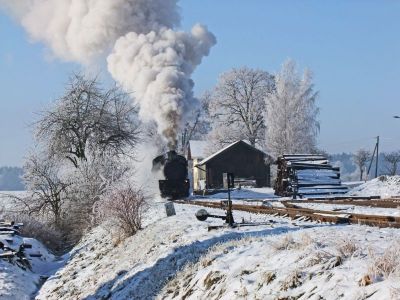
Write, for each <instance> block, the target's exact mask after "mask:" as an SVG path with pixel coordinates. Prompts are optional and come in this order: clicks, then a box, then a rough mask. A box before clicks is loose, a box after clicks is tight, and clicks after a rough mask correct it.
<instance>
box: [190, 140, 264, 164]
mask: <svg viewBox="0 0 400 300" xmlns="http://www.w3.org/2000/svg"><path fill="white" fill-rule="evenodd" d="M239 143H244V144H245V145H247V146H249V147H251V148H253V149H255V150H257V151H260V152H263V151H261V150H259V149H257V148H255V147H253V146H251V145H249V144H248V143H246V141H243V140H240V141H236V142H233V143H232V144H229V145H228V146H226V147H224V148H222V149H221V150H219V151H217V152H215V153H214V154H211V155H210V156H208V157H206V158H205V159H203V160H202V161H201V162H199V163H198V164H197V166H201V165H204V164H205V163H206V162H208V161H210V160H211V159H213V158H214V157H216V156H218V155H219V154H221V153H222V152H224V151H225V150H227V149H229V148H231V147H233V146H235V145H237V144H239ZM263 153H264V152H263Z"/></svg>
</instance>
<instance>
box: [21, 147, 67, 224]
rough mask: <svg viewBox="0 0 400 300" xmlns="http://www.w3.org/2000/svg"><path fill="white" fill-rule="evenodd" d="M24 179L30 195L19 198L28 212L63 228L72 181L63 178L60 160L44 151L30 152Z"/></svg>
mask: <svg viewBox="0 0 400 300" xmlns="http://www.w3.org/2000/svg"><path fill="white" fill-rule="evenodd" d="M23 179H24V182H25V185H26V187H27V190H28V195H29V197H27V198H23V199H22V198H21V199H19V200H20V201H22V202H23V203H24V205H25V209H26V211H27V212H28V214H30V215H31V214H34V215H39V216H42V217H44V219H46V220H47V221H49V223H51V224H52V225H54V226H55V227H56V228H57V229H61V227H62V225H63V222H62V221H63V213H64V205H65V201H66V199H67V198H68V197H67V193H68V188H69V187H70V186H71V184H72V182H69V181H68V180H66V179H65V178H63V176H62V172H61V170H60V164H59V162H58V161H56V160H55V159H52V158H50V157H48V156H47V155H44V154H43V153H40V154H30V155H29V157H28V158H27V159H26V161H25V165H24V176H23Z"/></svg>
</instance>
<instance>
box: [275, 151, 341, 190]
mask: <svg viewBox="0 0 400 300" xmlns="http://www.w3.org/2000/svg"><path fill="white" fill-rule="evenodd" d="M276 163H277V166H278V172H277V178H276V181H275V185H274V189H275V194H276V195H278V196H284V197H287V196H295V195H299V196H300V197H303V196H309V195H326V194H343V193H346V192H347V191H348V188H347V187H346V186H342V182H341V180H340V169H339V168H337V167H333V166H332V165H330V164H329V160H328V159H327V158H326V157H325V156H323V155H319V154H291V155H285V154H284V155H282V156H279V157H278V160H277V162H276Z"/></svg>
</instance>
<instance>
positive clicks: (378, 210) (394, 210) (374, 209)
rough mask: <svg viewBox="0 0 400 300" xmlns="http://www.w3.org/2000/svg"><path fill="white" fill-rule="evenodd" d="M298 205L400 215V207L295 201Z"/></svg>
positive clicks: (331, 209)
mask: <svg viewBox="0 0 400 300" xmlns="http://www.w3.org/2000/svg"><path fill="white" fill-rule="evenodd" d="M295 205H296V206H300V207H304V208H311V209H316V210H328V211H338V212H341V213H349V214H351V213H352V214H363V215H378V216H394V217H399V216H400V204H399V208H381V207H368V206H357V205H347V204H326V203H299V202H297V203H295Z"/></svg>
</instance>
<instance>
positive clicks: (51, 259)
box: [0, 234, 63, 300]
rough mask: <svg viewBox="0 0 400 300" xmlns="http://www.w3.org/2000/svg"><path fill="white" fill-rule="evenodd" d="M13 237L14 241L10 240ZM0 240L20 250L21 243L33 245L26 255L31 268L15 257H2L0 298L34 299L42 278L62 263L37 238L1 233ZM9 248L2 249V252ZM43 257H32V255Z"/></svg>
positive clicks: (11, 299) (50, 273)
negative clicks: (20, 262)
mask: <svg viewBox="0 0 400 300" xmlns="http://www.w3.org/2000/svg"><path fill="white" fill-rule="evenodd" d="M11 239H12V243H10V242H9V241H10V240H11ZM0 242H2V243H3V244H4V245H5V246H7V247H10V248H12V249H14V250H18V248H19V246H20V245H21V244H30V245H32V248H31V249H25V251H24V252H25V255H26V257H27V258H28V260H29V263H30V265H31V270H29V268H26V267H25V266H23V265H22V266H21V265H19V264H18V263H17V262H16V258H13V259H10V260H8V259H0V299H2V300H3V299H4V300H5V299H10V300H17V299H18V300H25V299H32V297H33V295H34V293H35V292H36V291H37V289H38V287H39V285H40V284H41V281H42V278H43V277H47V276H50V275H52V274H53V273H54V272H55V270H57V269H58V268H59V267H60V266H61V265H62V264H63V261H62V260H57V259H56V257H55V256H53V255H52V254H51V253H50V252H48V250H47V249H46V248H45V247H44V246H43V245H42V244H41V243H40V242H38V241H37V240H35V239H32V238H23V237H20V236H13V237H11V236H9V235H3V234H0ZM4 252H7V250H0V253H4ZM38 254H41V257H31V256H30V255H34V256H37V255H38Z"/></svg>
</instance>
